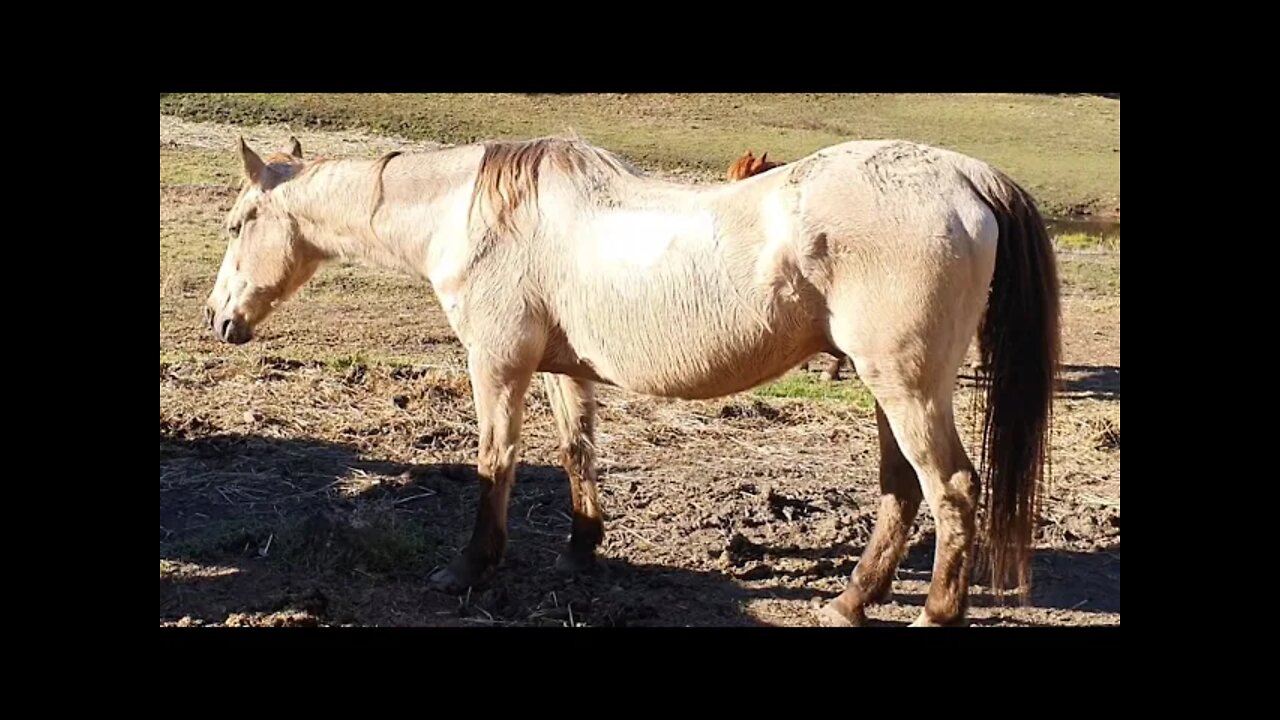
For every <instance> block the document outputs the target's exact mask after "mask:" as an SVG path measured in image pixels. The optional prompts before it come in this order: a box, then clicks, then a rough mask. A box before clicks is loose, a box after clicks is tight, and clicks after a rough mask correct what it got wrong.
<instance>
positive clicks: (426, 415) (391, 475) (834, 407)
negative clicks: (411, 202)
mask: <svg viewBox="0 0 1280 720" xmlns="http://www.w3.org/2000/svg"><path fill="white" fill-rule="evenodd" d="M239 132H244V133H245V134H246V136H247V138H248V139H249V140H250V142H255V141H256V142H257V143H258V146H260V147H261V148H263V149H267V148H272V147H275V146H277V145H279V144H280V143H281V142H282V141H283V139H284V138H286V137H287V136H288V132H287V131H286V130H285V129H283V128H278V127H268V128H248V129H243V130H242V129H239V128H232V127H228V126H222V125H212V124H198V123H188V122H183V121H178V120H175V119H173V118H167V117H164V116H162V117H161V120H160V145H161V186H160V235H161V254H160V624H161V625H183V626H186V625H240V626H244V625H253V626H262V625H268V626H306V625H347V624H354V625H438V626H444V625H480V626H484V625H587V626H601V625H605V626H624V625H677V626H680V625H695V626H706V625H747V626H766V625H768V626H793V625H813V624H815V619H814V615H813V612H812V605H813V603H814V602H815V598H826V597H830V596H832V595H834V594H836V593H838V592H839V591H840V590H841V589H842V587H843V585H844V583H845V581H846V579H847V577H848V575H849V573H850V572H851V571H852V569H853V566H854V564H855V562H856V560H857V557H858V554H859V553H860V552H861V550H862V548H863V546H864V544H865V543H866V541H867V538H868V537H869V534H870V531H871V528H872V526H873V524H874V520H875V509H876V504H877V500H876V462H877V449H876V439H875V419H874V416H873V415H872V414H871V413H870V412H869V410H868V409H867V407H866V405H865V404H864V403H859V402H849V401H847V400H841V399H822V398H818V399H791V398H777V397H763V396H761V395H759V394H754V393H744V394H742V395H738V396H734V397H730V398H725V399H722V400H718V401H706V402H681V401H665V400H660V399H653V398H646V397H641V396H637V395H633V394H630V393H627V392H624V391H619V390H614V389H610V388H603V389H602V390H601V393H600V401H601V409H600V415H599V434H598V440H597V444H598V446H599V453H600V476H601V477H600V485H601V494H602V499H603V503H604V507H605V510H606V512H607V513H608V517H609V519H608V522H607V525H606V532H607V535H606V539H605V543H604V545H603V547H602V555H603V557H604V558H605V560H606V563H605V567H604V568H603V569H602V570H601V571H600V572H599V573H597V574H596V575H593V576H585V577H580V578H566V577H564V576H561V575H559V574H557V573H556V572H555V571H554V570H553V569H552V565H553V562H554V560H555V557H556V554H557V553H558V552H559V551H560V550H561V548H562V546H563V544H564V541H565V539H566V538H567V535H568V532H569V516H568V509H569V507H570V504H569V488H568V482H567V480H566V478H565V475H564V472H563V471H562V470H561V469H560V468H559V466H558V465H557V463H556V460H555V437H554V435H555V430H554V425H553V422H552V418H551V413H550V410H549V408H548V407H547V404H546V401H545V397H544V396H543V395H542V393H541V390H540V388H538V387H537V386H535V390H534V391H533V392H531V393H530V396H529V399H528V414H527V420H526V423H525V433H524V451H523V461H524V464H523V465H522V466H521V468H520V470H519V472H518V476H517V483H516V488H515V491H514V496H513V498H512V503H511V513H510V515H511V540H510V549H509V553H508V556H507V559H506V561H505V563H504V565H503V567H502V569H501V571H500V572H499V574H498V576H497V577H496V578H495V580H494V581H493V582H492V583H491V584H490V585H488V586H487V587H485V588H483V589H476V590H475V591H474V592H473V593H471V594H470V595H468V596H466V597H462V598H458V597H453V596H448V595H443V594H439V593H435V592H431V591H429V590H427V589H426V586H425V583H424V580H425V578H426V576H427V574H428V573H429V572H430V571H431V570H432V569H433V568H434V567H436V566H438V565H442V564H444V563H446V562H448V561H449V560H450V559H451V558H452V557H453V556H454V554H455V553H456V552H457V551H458V549H459V548H460V547H461V546H462V545H463V544H464V543H465V542H466V539H467V535H468V533H469V531H470V528H471V524H472V519H473V515H474V508H475V502H476V495H477V488H476V483H475V480H474V476H475V468H474V461H475V460H474V457H473V456H474V452H475V449H476V446H477V441H476V432H475V427H474V420H475V416H474V412H473V410H472V407H471V399H470V391H469V387H468V382H467V378H466V372H465V365H464V362H463V357H462V352H461V346H460V345H459V344H458V343H457V342H456V340H455V339H454V338H453V336H452V334H451V332H450V330H449V328H448V326H447V324H446V323H445V321H444V318H443V316H442V314H441V313H440V312H439V310H438V308H437V306H436V303H435V300H434V299H433V298H432V297H431V295H430V290H429V288H428V287H426V286H425V285H420V284H418V283H416V282H414V281H412V280H410V279H408V278H402V277H397V276H394V275H386V274H382V273H378V272H375V271H371V270H365V269H362V268H358V267H334V268H329V269H326V270H324V271H322V272H321V273H320V275H319V276H318V277H317V278H316V279H314V280H313V281H312V283H311V284H310V285H309V286H308V287H307V288H306V289H304V290H303V291H302V292H301V293H300V295H299V296H298V297H296V298H294V299H293V300H291V301H290V302H289V303H288V304H287V305H286V306H285V307H283V308H282V309H281V310H279V311H278V313H277V314H276V315H275V316H273V317H272V318H271V319H270V320H269V321H268V322H267V323H266V324H265V325H264V326H263V327H262V328H261V333H260V339H259V340H256V341H255V342H253V343H250V344H248V345H244V346H240V347H229V346H223V345H219V344H216V343H215V342H214V341H213V339H212V337H211V336H210V334H209V332H208V331H207V329H205V328H203V327H202V325H201V323H200V307H201V303H202V301H203V299H204V297H205V296H206V295H207V293H208V291H209V288H210V286H211V283H212V280H213V277H214V275H215V274H216V271H217V264H218V261H219V260H220V258H221V255H222V252H223V250H224V249H225V240H224V238H223V237H222V235H221V232H220V228H221V224H222V221H223V216H224V213H225V212H226V210H227V209H228V208H229V207H230V204H231V202H232V201H233V200H234V195H235V191H234V188H233V186H232V184H231V181H232V177H231V176H230V175H229V174H228V172H229V171H228V168H233V167H234V165H233V163H232V162H231V160H232V156H231V153H230V150H229V148H230V147H231V141H233V140H234V138H235V136H236V134H237V133H239ZM299 135H300V137H301V139H302V142H303V145H304V147H305V148H306V149H307V151H308V152H310V153H321V154H327V155H362V156H374V155H377V154H378V153H381V152H385V151H386V150H388V149H391V148H399V149H406V148H412V147H426V146H428V145H425V144H423V143H409V142H405V141H400V140H397V139H395V138H380V137H374V136H368V135H361V134H357V133H320V132H314V133H300V134H299ZM1061 262H1062V268H1063V274H1064V295H1065V297H1064V311H1065V333H1066V336H1065V362H1066V365H1067V368H1066V373H1065V375H1064V387H1063V392H1062V394H1061V398H1060V400H1059V405H1058V416H1057V420H1056V425H1055V434H1054V438H1053V452H1054V466H1053V482H1052V485H1051V487H1050V489H1049V491H1048V493H1047V496H1046V499H1045V503H1044V518H1043V522H1042V523H1041V525H1040V527H1039V529H1038V531H1037V537H1038V553H1037V556H1036V560H1035V579H1036V585H1035V589H1034V592H1033V595H1032V600H1031V603H1030V605H1029V606H1027V607H1019V606H1016V605H999V604H997V603H995V602H993V601H992V599H991V598H990V597H989V595H988V594H987V593H986V592H985V591H984V589H983V588H982V587H981V586H977V587H975V589H974V594H975V597H974V601H973V602H974V608H973V610H972V611H971V613H970V616H971V621H972V623H973V624H974V625H978V626H984V625H1022V626H1041V625H1050V626H1064V625H1118V624H1119V623H1120V293H1119V262H1120V260H1119V252H1118V250H1116V251H1107V252H1070V253H1068V252H1064V253H1063V255H1062V260H1061ZM825 360H826V358H825V356H820V357H818V358H815V359H814V360H813V361H811V363H810V365H811V367H812V369H811V370H810V369H807V368H800V369H797V370H796V371H795V373H796V374H797V375H803V376H806V377H808V378H811V380H812V384H813V386H815V387H822V386H825V385H827V384H828V383H827V381H826V380H823V379H821V378H820V376H819V371H820V369H821V367H822V366H823V364H824V363H825ZM846 375H847V371H846ZM837 385H838V386H840V387H847V388H848V389H849V395H856V394H857V392H859V390H860V386H859V385H858V383H857V380H856V379H848V378H846V379H844V380H841V381H839V382H838V383H837ZM970 387H971V382H970V381H969V380H966V379H963V378H962V388H961V390H960V395H959V396H958V397H957V408H958V410H959V412H960V418H961V425H962V432H963V433H964V434H965V437H966V440H967V441H968V442H970V446H971V447H972V446H973V444H972V438H973V433H972V419H971V417H970V415H969V414H968V413H969V405H970V403H969V400H970ZM863 392H864V391H863ZM841 397H845V396H844V395H842V396H841ZM932 528H933V523H932V520H931V519H930V518H929V517H928V512H927V510H922V512H921V517H920V519H919V520H918V521H917V527H916V529H915V532H914V537H913V540H912V544H911V550H910V553H909V554H908V557H907V558H906V560H905V561H904V562H903V564H902V566H901V568H900V571H899V575H898V580H897V582H896V583H895V586H894V598H893V601H892V602H891V603H889V604H886V605H879V606H875V607H872V608H870V609H869V616H870V618H871V619H872V620H873V622H876V623H882V624H904V623H906V622H909V621H910V620H912V619H914V617H915V616H916V614H917V613H918V612H919V609H920V606H921V604H922V603H923V598H924V596H925V594H926V592H927V588H928V580H929V571H930V564H931V562H932V557H933V535H932Z"/></svg>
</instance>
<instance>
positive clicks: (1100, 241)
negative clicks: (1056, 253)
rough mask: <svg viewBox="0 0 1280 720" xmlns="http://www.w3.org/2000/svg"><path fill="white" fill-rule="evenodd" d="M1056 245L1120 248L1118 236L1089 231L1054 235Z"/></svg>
mask: <svg viewBox="0 0 1280 720" xmlns="http://www.w3.org/2000/svg"><path fill="white" fill-rule="evenodd" d="M1053 240H1054V242H1055V243H1057V245H1058V247H1060V248H1064V249H1067V250H1116V251H1119V250H1120V237H1119V236H1114V237H1103V236H1101V235H1093V234H1091V233H1066V234H1064V235H1058V236H1056V237H1054V239H1053Z"/></svg>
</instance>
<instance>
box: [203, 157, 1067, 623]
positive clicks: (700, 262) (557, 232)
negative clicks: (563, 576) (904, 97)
mask: <svg viewBox="0 0 1280 720" xmlns="http://www.w3.org/2000/svg"><path fill="white" fill-rule="evenodd" d="M239 152H240V157H241V160H242V163H243V166H244V173H245V177H246V182H245V184H244V187H243V190H242V192H241V193H240V196H239V198H238V199H237V200H236V203H235V206H234V207H233V208H232V209H231V211H230V212H229V213H228V216H227V229H228V233H229V235H230V243H229V246H228V248H227V254H226V257H225V259H224V260H223V263H222V268H221V270H220V272H219V273H218V279H217V283H216V285H215V287H214V289H213V292H212V294H211V295H210V296H209V300H208V308H207V312H206V314H207V321H208V323H209V325H210V327H211V328H212V329H213V331H214V332H215V333H216V335H217V336H218V337H219V338H221V339H223V340H225V341H228V342H233V343H241V342H245V341H247V340H249V339H250V338H251V337H252V334H253V331H254V328H255V327H256V326H257V325H258V324H259V323H261V322H262V320H263V319H264V318H265V317H266V316H267V314H268V313H269V312H271V310H272V309H273V308H274V307H275V306H276V305H277V304H278V303H279V302H280V301H282V300H283V299H285V298H286V297H287V296H288V295H289V294H290V293H292V292H293V291H294V290H296V289H297V288H298V287H299V286H301V285H302V284H303V283H304V282H305V281H306V280H307V279H308V278H309V277H310V276H311V275H312V274H313V273H314V272H315V270H316V268H317V267H319V265H320V264H321V263H322V262H324V261H326V260H330V259H335V258H344V259H350V258H355V259H360V260H364V261H367V262H369V263H372V264H375V265H379V266H382V267H386V268H392V269H397V270H401V271H404V272H408V273H411V274H414V275H416V276H418V277H421V278H423V279H425V280H427V281H429V282H430V283H431V285H432V287H433V288H434V290H435V293H436V295H437V297H438V299H439V301H440V305H441V306H442V308H443V309H444V312H445V314H446V315H447V316H448V319H449V322H450V324H451V325H452V327H453V329H454V331H455V332H456V333H457V335H458V337H459V339H460V340H461V341H462V343H463V345H464V346H465V347H466V350H467V357H468V363H469V370H470V374H471V380H472V387H473V390H474V394H475V397H474V399H475V404H476V413H477V418H478V422H479V433H480V451H479V459H478V471H479V476H480V483H481V487H480V503H479V509H478V514H477V517H476V521H475V526H474V528H473V534H472V537H471V541H470V543H469V544H468V546H467V548H466V549H465V551H464V552H463V553H462V555H461V556H460V557H459V558H458V559H457V560H456V561H455V562H453V563H452V564H451V565H449V567H448V568H445V569H443V570H440V571H439V572H437V573H435V574H434V575H433V576H432V577H431V579H430V582H431V583H432V584H433V585H434V586H435V587H438V588H441V589H445V590H450V591H459V590H462V589H464V588H466V587H468V586H471V585H473V584H476V583H479V582H481V581H483V580H484V579H486V578H487V577H488V576H489V574H490V573H491V572H492V571H493V570H494V569H495V567H496V566H497V564H498V562H499V560H500V559H501V558H502V555H503V552H504V549H505V546H506V540H507V505H508V498H509V496H510V492H511V486H512V483H513V481H514V479H515V469H516V464H517V462H518V455H519V451H518V445H519V440H520V427H521V418H522V414H523V411H524V397H525V393H526V391H527V390H528V388H529V385H530V382H531V380H532V379H533V376H534V374H536V373H544V375H543V378H544V382H545V386H546V390H547V393H548V395H549V397H550V400H551V406H552V409H553V412H554V415H555V419H556V424H557V427H558V428H559V435H560V445H561V460H562V462H563V464H564V467H565V470H566V471H567V473H568V476H569V480H570V485H571V490H572V498H573V522H572V534H571V537H570V542H569V548H568V550H567V552H566V553H565V554H564V555H562V557H561V561H562V562H561V564H562V566H564V567H567V568H570V569H576V568H582V567H585V566H589V565H590V564H591V563H592V561H593V559H594V556H595V549H596V547H597V546H598V545H599V543H600V541H601V539H602V538H603V535H604V523H603V518H604V513H603V510H602V508H601V506H600V501H599V498H598V496H597V491H596V470H595V449H594V448H595V445H594V442H593V436H594V428H595V390H594V387H595V383H597V382H604V383H609V384H612V385H616V386H619V387H623V388H627V389H630V390H633V391H636V392H640V393H647V394H651V395H660V396H666V397H676V398H711V397H718V396H724V395H728V394H730V393H736V392H739V391H743V390H747V389H749V388H751V387H753V386H756V385H759V384H760V383H763V382H766V381H768V380H770V379H773V378H776V377H778V376H779V375H781V374H783V373H784V372H786V371H787V370H788V369H790V368H792V367H793V366H795V365H796V364H797V363H799V362H800V361H802V360H804V359H805V358H808V357H809V356H811V355H813V354H814V353H815V352H818V351H826V352H842V353H843V354H846V355H847V356H848V357H849V358H850V359H851V360H852V361H853V363H854V365H855V367H856V369H857V372H858V374H859V375H860V376H861V378H862V380H863V381H864V382H865V383H866V385H867V387H868V388H869V389H870V391H871V392H872V393H873V395H874V396H875V399H876V402H877V405H876V419H877V423H878V426H879V434H880V452H881V464H880V486H881V492H882V496H881V505H880V510H879V517H878V519H877V523H876V527H875V531H874V532H873V533H872V537H871V539H870V542H869V544H868V545H867V547H866V549H865V551H864V552H863V554H862V558H861V560H860V561H859V563H858V565H857V567H856V569H855V570H854V572H853V575H852V577H851V578H850V580H849V583H848V586H847V587H846V589H845V590H844V592H843V593H842V594H841V595H840V596H839V597H837V598H835V599H833V600H832V601H831V602H830V603H828V604H827V606H826V607H825V608H824V609H823V611H822V613H821V615H822V618H823V620H824V621H825V622H827V623H830V624H839V625H849V624H858V623H860V622H862V621H863V619H864V611H863V608H864V607H865V606H866V605H867V604H868V603H872V602H876V601H880V600H883V599H884V598H886V597H887V596H888V595H889V594H890V592H891V585H892V580H893V576H894V570H895V568H896V566H897V564H898V562H899V560H900V558H901V557H902V555H903V553H904V551H905V547H906V543H907V538H908V531H909V529H910V527H911V524H912V522H913V519H914V517H915V515H916V512H917V510H918V508H919V506H920V504H921V501H922V500H923V501H924V502H927V503H928V505H929V508H930V510H931V511H932V513H933V516H934V518H935V520H936V523H937V527H938V531H937V544H936V548H935V555H934V566H933V579H932V583H931V585H930V589H929V595H928V599H927V601H926V603H925V606H924V608H923V609H922V611H921V614H920V616H919V618H918V619H917V621H916V622H917V624H920V625H933V624H953V623H961V622H963V621H964V619H965V613H966V610H967V607H968V592H969V569H970V564H971V560H972V557H973V555H974V554H975V546H976V541H977V535H978V533H977V520H976V518H977V510H978V506H979V501H980V498H981V497H982V496H983V490H985V491H986V492H985V497H986V511H985V518H986V523H985V531H986V532H985V537H984V538H983V543H982V547H983V550H984V551H985V555H986V558H987V559H988V560H989V562H990V566H991V567H990V570H991V573H992V579H993V583H994V584H995V585H996V586H997V587H1003V586H1004V585H1005V584H1006V578H1007V577H1008V576H1009V575H1012V574H1016V576H1017V578H1018V584H1019V585H1020V586H1021V588H1022V589H1023V590H1024V591H1025V590H1026V588H1027V587H1028V584H1029V558H1030V554H1031V545H1032V531H1033V528H1034V514H1035V507H1036V493H1037V485H1038V482H1039V480H1040V479H1041V476H1042V468H1043V465H1044V462H1045V460H1046V453H1047V433H1048V430H1049V423H1050V416H1051V406H1052V397H1053V386H1054V380H1055V371H1056V366H1057V358H1058V353H1059V329H1058V281H1057V271H1056V268H1055V262H1054V256H1053V251H1052V248H1051V246H1050V242H1049V238H1048V236H1047V234H1046V232H1045V227H1044V223H1043V222H1042V221H1041V218H1040V215H1039V213H1038V211H1037V210H1036V208H1035V204H1034V202H1033V201H1032V199H1031V198H1030V197H1029V196H1028V195H1027V193H1026V192H1024V191H1023V190H1022V189H1021V188H1020V187H1018V186H1017V185H1016V184H1015V183H1014V182H1013V181H1012V180H1010V179H1009V178H1008V177H1006V176H1005V175H1003V174H1001V173H1000V172H998V171H996V170H994V169H992V168H991V167H990V166H988V165H986V164H985V163H982V162H980V161H978V160H974V159H972V158H969V157H965V156H963V155H959V154H957V153H954V152H950V151H946V150H940V149H936V148H931V147H926V146H922V145H917V144H913V143H908V142H899V141H874V142H873V141H867V142H847V143H842V144H839V145H835V146H832V147H829V148H826V149H824V150H820V151H818V152H816V153H813V154H812V155H809V156H807V157H804V158H801V159H799V160H797V161H795V162H793V163H791V164H789V165H787V166H785V167H783V168H779V169H777V170H775V171H773V172H769V173H765V174H763V175H758V176H756V177H753V178H750V179H747V180H744V181H742V182H736V183H723V184H718V185H713V186H704V187H690V186H686V185H680V184H676V183H671V182H664V181H661V180H657V179H652V178H648V177H645V176H643V175H642V174H640V173H639V172H638V171H636V170H635V169H634V168H632V167H630V166H629V165H628V164H626V163H625V162H623V161H622V160H620V159H618V158H617V157H616V156H614V155H612V154H610V153H609V152H607V151H604V150H602V149H600V148H596V147H593V146H591V145H589V144H587V143H585V142H581V141H578V140H566V139H552V138H547V139H539V140H533V141H528V142H495V143H487V144H476V145H466V146H462V147H455V148H450V149H445V150H438V151H435V152H430V153H424V154H416V155H400V156H398V155H397V154H394V153H393V154H391V155H387V156H384V157H383V158H380V159H379V160H376V161H367V160H335V161H324V160H321V161H313V162H304V161H303V160H301V158H300V157H299V155H300V150H299V149H298V148H293V149H292V150H291V152H290V153H289V154H287V155H277V156H274V157H273V158H271V161H270V162H264V161H263V160H262V159H261V158H259V156H258V155H256V154H255V153H254V152H253V151H252V150H250V149H249V148H248V147H246V146H245V145H244V143H243V141H241V143H240V148H239ZM975 332H978V333H979V345H980V349H981V354H982V358H983V361H984V365H985V366H986V368H987V369H988V372H989V378H988V383H987V387H986V402H985V408H984V415H983V423H984V424H983V448H982V449H983V452H982V454H983V460H984V463H983V464H984V465H985V468H984V471H983V473H982V474H981V475H979V473H978V472H976V471H975V468H974V466H973V464H972V463H971V461H970V459H969V457H968V455H967V454H966V452H965V449H964V447H963V445H962V444H961V441H960V437H959V435H958V434H957V431H956V427H955V420H954V414H953V410H952V394H953V390H954V386H955V381H956V370H957V368H958V366H959V364H960V363H961V361H962V359H963V357H964V354H965V351H966V349H967V345H968V343H969V341H970V339H971V338H973V336H974V334H975Z"/></svg>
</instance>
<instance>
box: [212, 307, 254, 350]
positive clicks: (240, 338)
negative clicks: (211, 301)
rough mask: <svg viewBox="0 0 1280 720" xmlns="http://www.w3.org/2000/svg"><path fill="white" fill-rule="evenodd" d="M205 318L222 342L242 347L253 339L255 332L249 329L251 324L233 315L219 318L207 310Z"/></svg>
mask: <svg viewBox="0 0 1280 720" xmlns="http://www.w3.org/2000/svg"><path fill="white" fill-rule="evenodd" d="M205 318H206V319H207V320H208V322H209V328H210V329H211V330H213V334H214V336H215V337H217V338H218V339H219V340H221V341H222V342H225V343H231V344H232V345H241V344H243V343H247V342H249V341H250V340H252V339H253V330H251V329H250V328H249V324H248V323H246V322H245V321H243V320H241V319H239V318H237V317H236V316H235V315H233V314H227V315H221V316H219V315H216V314H215V313H214V312H213V311H212V310H209V309H208V308H205Z"/></svg>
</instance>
